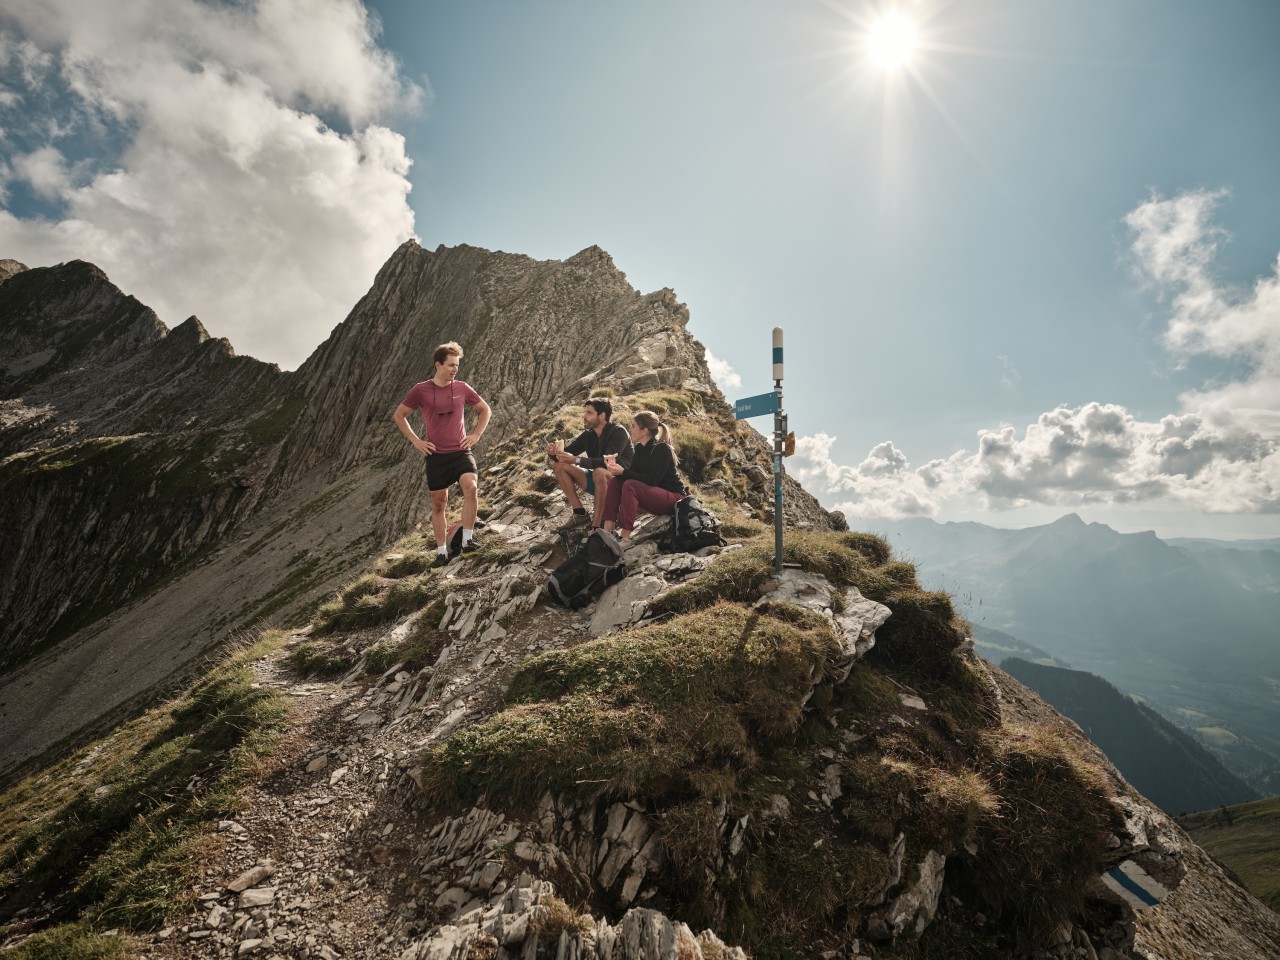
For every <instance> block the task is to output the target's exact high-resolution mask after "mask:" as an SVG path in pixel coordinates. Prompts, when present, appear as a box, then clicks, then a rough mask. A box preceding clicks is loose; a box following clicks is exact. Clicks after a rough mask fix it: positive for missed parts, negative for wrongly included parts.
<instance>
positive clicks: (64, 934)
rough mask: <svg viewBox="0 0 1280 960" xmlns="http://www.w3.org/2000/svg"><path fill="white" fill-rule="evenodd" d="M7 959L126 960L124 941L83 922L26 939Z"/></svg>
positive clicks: (44, 931) (9, 951)
mask: <svg viewBox="0 0 1280 960" xmlns="http://www.w3.org/2000/svg"><path fill="white" fill-rule="evenodd" d="M4 955H5V960H123V958H124V957H125V956H126V954H125V949H124V941H123V940H122V939H120V937H118V936H107V935H105V934H102V933H98V932H96V931H95V930H93V929H92V928H91V927H89V926H87V925H85V924H81V923H66V924H62V925H61V926H57V927H54V928H52V929H50V930H41V931H40V932H39V933H37V934H34V935H33V936H30V937H28V938H27V939H26V940H23V941H22V942H21V943H20V944H18V945H17V946H16V947H14V948H12V949H11V950H6V951H5V954H4Z"/></svg>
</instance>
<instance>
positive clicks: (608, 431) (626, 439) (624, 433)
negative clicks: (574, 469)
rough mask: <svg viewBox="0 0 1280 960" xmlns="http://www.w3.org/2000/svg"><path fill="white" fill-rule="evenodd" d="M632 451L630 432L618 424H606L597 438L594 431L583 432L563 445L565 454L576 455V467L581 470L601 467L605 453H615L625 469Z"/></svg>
mask: <svg viewBox="0 0 1280 960" xmlns="http://www.w3.org/2000/svg"><path fill="white" fill-rule="evenodd" d="M634 449H635V445H634V444H633V443H632V442H631V434H630V432H628V430H627V428H626V427H624V426H623V425H622V424H620V423H606V424H605V425H604V429H603V430H601V431H600V435H599V436H596V432H595V431H594V430H583V431H582V432H581V433H580V434H578V435H577V436H576V437H574V438H573V439H572V440H570V441H569V442H568V443H566V444H565V445H564V452H565V453H574V454H577V455H578V466H580V467H582V469H583V470H594V469H596V468H597V467H603V466H604V455H605V454H606V453H616V454H617V455H618V462H619V463H620V464H622V465H623V466H624V467H625V466H627V464H629V463H631V456H632V453H633V451H634Z"/></svg>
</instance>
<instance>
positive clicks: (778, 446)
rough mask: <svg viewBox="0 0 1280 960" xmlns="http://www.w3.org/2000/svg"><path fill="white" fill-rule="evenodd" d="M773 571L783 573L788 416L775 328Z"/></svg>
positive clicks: (779, 331) (778, 331)
mask: <svg viewBox="0 0 1280 960" xmlns="http://www.w3.org/2000/svg"><path fill="white" fill-rule="evenodd" d="M773 392H774V393H775V394H776V395H777V397H778V402H777V404H776V405H775V406H774V409H773V571H774V573H782V454H783V446H784V444H785V443H786V441H787V415H786V414H785V413H783V412H782V328H781V327H774V328H773Z"/></svg>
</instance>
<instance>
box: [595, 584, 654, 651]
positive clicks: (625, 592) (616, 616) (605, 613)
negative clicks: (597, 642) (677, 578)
mask: <svg viewBox="0 0 1280 960" xmlns="http://www.w3.org/2000/svg"><path fill="white" fill-rule="evenodd" d="M666 586H667V584H666V581H665V580H660V579H658V578H657V577H647V576H638V577H623V578H622V579H621V580H619V581H618V582H617V583H615V584H614V585H613V586H611V587H609V588H608V589H606V590H605V591H604V593H602V594H601V595H600V599H599V600H597V601H596V605H595V610H594V611H593V613H592V615H591V626H590V631H591V635H592V636H593V637H603V636H604V635H605V634H608V633H612V632H613V631H614V630H616V629H618V628H619V627H625V626H627V625H628V624H632V623H638V622H639V621H640V618H641V617H643V616H644V613H645V610H646V609H647V606H648V601H650V600H651V599H653V598H654V597H656V596H657V595H658V594H659V593H661V592H662V591H663V590H665V589H666Z"/></svg>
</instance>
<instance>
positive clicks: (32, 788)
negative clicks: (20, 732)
mask: <svg viewBox="0 0 1280 960" xmlns="http://www.w3.org/2000/svg"><path fill="white" fill-rule="evenodd" d="M284 639H285V635H284V634H283V633H280V632H274V631H273V632H270V633H267V634H264V635H263V637H262V639H261V640H260V641H259V642H258V643H257V644H255V645H254V646H252V647H250V648H248V649H247V650H245V651H243V652H241V653H239V654H236V655H234V656H232V657H230V658H229V659H227V660H226V661H225V662H223V663H222V664H221V665H219V666H217V667H215V668H214V669H213V670H212V671H211V672H210V673H209V674H208V675H207V676H206V677H205V678H204V679H203V680H201V681H200V682H199V683H197V684H196V685H194V686H193V687H192V688H191V689H190V690H189V691H188V692H187V693H185V694H183V695H182V696H180V697H178V698H177V699H175V700H173V701H171V702H169V703H167V704H165V705H164V706H161V707H157V708H155V709H153V710H151V711H148V712H147V713H145V714H143V715H142V716H141V717H138V718H137V719H135V720H133V721H130V722H129V723H127V724H124V725H123V726H121V727H120V728H118V729H117V730H116V731H115V732H114V733H112V734H110V735H108V736H107V737H105V738H104V739H102V740H100V741H98V742H97V743H95V744H92V745H90V746H88V747H86V748H84V749H83V750H81V751H79V752H78V753H76V754H73V755H72V756H70V757H68V758H66V759H64V760H62V761H60V762H59V763H58V764H56V765H55V766H54V767H52V768H50V769H49V770H47V771H45V772H43V773H42V774H37V775H32V776H31V777H29V778H27V779H26V780H24V781H22V782H21V783H19V784H17V785H16V786H14V787H13V788H11V789H10V790H8V791H7V792H5V793H4V794H3V795H2V796H0V810H3V811H4V812H3V815H2V816H0V924H7V923H11V922H12V921H13V919H14V917H15V915H16V914H17V913H18V912H19V911H22V910H27V909H33V910H38V911H39V912H38V913H37V914H36V915H37V916H40V917H42V918H43V919H42V922H46V923H48V925H49V926H50V929H49V930H47V931H46V932H45V933H43V934H42V935H41V937H40V938H32V939H31V940H29V941H26V943H25V944H24V947H23V948H20V949H26V950H28V951H29V953H28V954H27V955H28V956H31V957H39V956H46V955H47V956H58V957H63V956H85V957H97V956H114V955H115V954H112V953H111V952H109V951H110V950H111V949H113V948H112V946H111V943H110V942H109V940H110V938H103V937H99V936H97V933H98V932H99V931H102V930H106V929H112V928H122V929H127V930H135V931H145V930H154V929H156V928H157V927H159V926H161V925H162V924H163V922H164V920H165V918H166V916H167V915H168V914H169V913H170V911H171V910H173V909H174V908H175V907H177V906H179V905H181V904H182V903H183V902H184V899H185V898H186V897H187V896H188V893H187V891H188V890H189V889H190V886H191V884H192V883H193V882H194V881H195V879H196V878H195V875H194V870H195V867H196V865H197V864H198V863H199V862H200V856H199V851H200V848H201V846H202V844H203V843H204V842H205V839H204V838H205V836H206V835H207V831H208V829H209V826H210V824H211V823H213V822H215V821H217V820H218V819H222V818H225V817H227V816H229V815H231V814H232V813H233V812H234V811H235V810H236V808H237V804H238V802H239V801H238V799H237V791H238V790H239V789H240V788H241V787H242V786H243V785H244V784H245V783H246V782H248V781H249V780H250V779H251V777H252V776H253V775H254V772H255V769H256V767H257V764H258V763H259V761H260V760H261V758H263V757H264V756H265V755H266V754H267V753H269V752H270V750H271V749H272V747H273V746H274V744H275V742H276V739H277V737H278V736H279V734H280V732H281V731H282V730H283V729H284V725H285V721H286V718H287V716H288V712H289V704H288V698H287V697H285V696H283V695H282V694H280V693H278V692H276V691H274V690H272V689H270V688H266V687H262V686H261V685H260V684H258V683H257V676H256V674H255V672H254V670H253V668H252V662H253V661H254V660H255V659H257V658H259V657H261V656H263V655H265V654H266V653H267V652H268V651H269V650H271V649H274V648H275V647H276V646H278V645H279V644H281V643H283V642H284ZM3 933H4V928H3V927H0V936H3ZM40 951H47V952H44V953H42V952H40ZM77 951H79V952H77ZM94 951H97V952H94ZM103 951H108V952H103Z"/></svg>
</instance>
